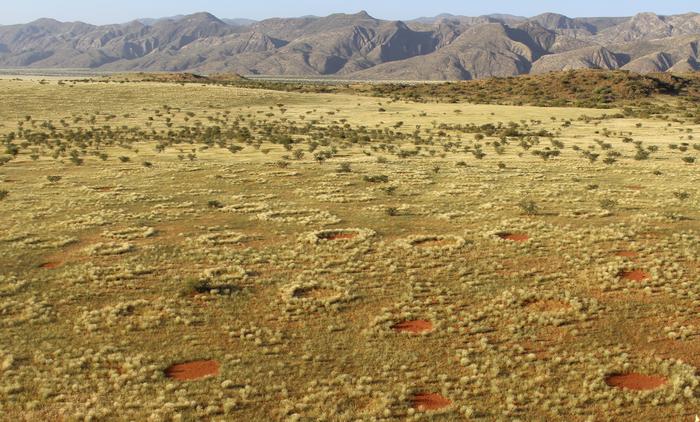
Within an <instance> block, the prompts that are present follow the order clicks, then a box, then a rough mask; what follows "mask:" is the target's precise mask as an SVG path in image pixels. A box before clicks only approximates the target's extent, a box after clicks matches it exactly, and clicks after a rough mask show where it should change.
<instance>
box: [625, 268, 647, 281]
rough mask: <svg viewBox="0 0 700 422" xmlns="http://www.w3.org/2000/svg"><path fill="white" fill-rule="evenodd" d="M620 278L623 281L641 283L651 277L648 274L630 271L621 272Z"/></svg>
mask: <svg viewBox="0 0 700 422" xmlns="http://www.w3.org/2000/svg"><path fill="white" fill-rule="evenodd" d="M620 277H622V278H624V279H625V280H631V281H642V280H646V279H647V278H649V277H651V276H650V275H649V273H646V272H644V271H641V270H632V271H623V272H622V273H621V274H620Z"/></svg>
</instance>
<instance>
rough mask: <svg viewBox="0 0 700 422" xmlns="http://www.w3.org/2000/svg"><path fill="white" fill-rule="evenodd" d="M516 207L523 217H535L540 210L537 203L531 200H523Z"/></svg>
mask: <svg viewBox="0 0 700 422" xmlns="http://www.w3.org/2000/svg"><path fill="white" fill-rule="evenodd" d="M518 207H519V208H520V211H522V213H523V214H525V215H536V214H537V213H538V212H539V210H540V207H539V206H538V205H537V203H536V202H535V201H533V200H531V199H523V200H522V201H520V202H519V203H518Z"/></svg>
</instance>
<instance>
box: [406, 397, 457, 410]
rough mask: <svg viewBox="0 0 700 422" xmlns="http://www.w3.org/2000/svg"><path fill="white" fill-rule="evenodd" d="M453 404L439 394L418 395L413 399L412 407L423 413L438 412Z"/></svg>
mask: <svg viewBox="0 0 700 422" xmlns="http://www.w3.org/2000/svg"><path fill="white" fill-rule="evenodd" d="M451 404H452V402H451V401H450V400H448V399H446V398H445V397H443V396H441V395H439V394H437V393H416V394H415V395H414V396H413V397H411V407H413V408H414V409H418V410H422V411H426V410H438V409H442V408H445V407H447V406H449V405H451Z"/></svg>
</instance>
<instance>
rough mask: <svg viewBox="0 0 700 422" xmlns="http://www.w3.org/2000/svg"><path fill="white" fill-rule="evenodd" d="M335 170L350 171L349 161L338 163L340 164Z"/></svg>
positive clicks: (340, 171) (339, 171)
mask: <svg viewBox="0 0 700 422" xmlns="http://www.w3.org/2000/svg"><path fill="white" fill-rule="evenodd" d="M336 172H338V173H352V167H350V163H340V165H339V166H338V168H337V169H336Z"/></svg>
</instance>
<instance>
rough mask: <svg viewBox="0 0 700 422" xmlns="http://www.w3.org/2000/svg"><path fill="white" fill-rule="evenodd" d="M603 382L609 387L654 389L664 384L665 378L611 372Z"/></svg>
mask: <svg viewBox="0 0 700 422" xmlns="http://www.w3.org/2000/svg"><path fill="white" fill-rule="evenodd" d="M605 383H606V384H608V385H609V386H610V387H617V388H626V389H628V390H655V389H657V388H659V387H661V386H663V385H664V384H666V378H664V377H660V376H656V375H644V374H637V373H629V374H613V375H610V376H609V377H607V378H606V379H605Z"/></svg>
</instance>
